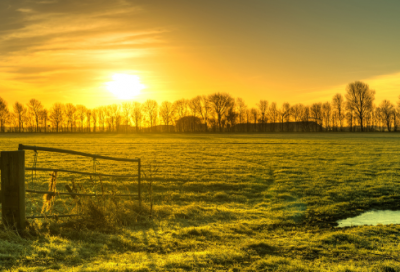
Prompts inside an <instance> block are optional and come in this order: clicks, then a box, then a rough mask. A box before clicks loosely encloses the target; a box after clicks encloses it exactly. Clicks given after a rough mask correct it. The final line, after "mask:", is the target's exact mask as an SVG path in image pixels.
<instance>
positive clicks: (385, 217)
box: [337, 210, 400, 227]
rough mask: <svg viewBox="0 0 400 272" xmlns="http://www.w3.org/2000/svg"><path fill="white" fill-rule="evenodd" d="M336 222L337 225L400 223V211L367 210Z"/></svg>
mask: <svg viewBox="0 0 400 272" xmlns="http://www.w3.org/2000/svg"><path fill="white" fill-rule="evenodd" d="M337 223H338V224H339V226H338V227H349V226H360V225H374V226H376V225H378V224H382V225H389V224H400V211H390V210H385V211H369V212H365V213H363V214H360V215H359V216H356V217H351V218H347V219H343V220H338V221H337Z"/></svg>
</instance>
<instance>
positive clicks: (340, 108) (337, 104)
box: [332, 93, 345, 131]
mask: <svg viewBox="0 0 400 272" xmlns="http://www.w3.org/2000/svg"><path fill="white" fill-rule="evenodd" d="M332 107H333V110H334V111H336V112H337V118H338V120H339V126H340V131H342V130H343V119H344V111H345V102H344V98H343V96H342V95H341V94H340V93H337V94H335V95H334V96H333V98H332Z"/></svg>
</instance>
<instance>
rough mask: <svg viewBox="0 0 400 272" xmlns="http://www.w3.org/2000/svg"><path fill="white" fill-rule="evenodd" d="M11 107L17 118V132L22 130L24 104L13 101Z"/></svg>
mask: <svg viewBox="0 0 400 272" xmlns="http://www.w3.org/2000/svg"><path fill="white" fill-rule="evenodd" d="M13 109H14V113H15V115H16V117H17V119H18V132H22V129H23V126H24V122H23V117H24V112H25V113H26V109H25V107H24V105H23V104H21V103H19V102H15V104H14V106H13Z"/></svg>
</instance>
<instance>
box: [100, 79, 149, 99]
mask: <svg viewBox="0 0 400 272" xmlns="http://www.w3.org/2000/svg"><path fill="white" fill-rule="evenodd" d="M112 79H113V81H110V82H107V83H106V86H107V90H109V91H110V92H112V93H113V94H114V95H115V96H116V97H117V98H119V99H132V98H134V97H135V96H137V95H139V94H140V91H141V90H143V89H144V88H146V86H145V85H143V84H142V83H140V78H139V77H138V76H136V75H128V74H114V75H113V76H112Z"/></svg>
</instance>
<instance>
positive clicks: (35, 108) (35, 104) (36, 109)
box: [28, 98, 43, 132]
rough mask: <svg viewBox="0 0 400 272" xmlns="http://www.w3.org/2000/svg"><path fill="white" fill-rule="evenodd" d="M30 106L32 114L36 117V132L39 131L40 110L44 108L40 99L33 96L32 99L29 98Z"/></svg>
mask: <svg viewBox="0 0 400 272" xmlns="http://www.w3.org/2000/svg"><path fill="white" fill-rule="evenodd" d="M28 108H29V110H30V111H31V113H32V115H33V116H34V117H35V121H36V132H39V118H40V112H41V111H42V110H43V105H42V103H41V102H40V101H39V100H37V99H34V98H32V99H31V100H29V103H28Z"/></svg>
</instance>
